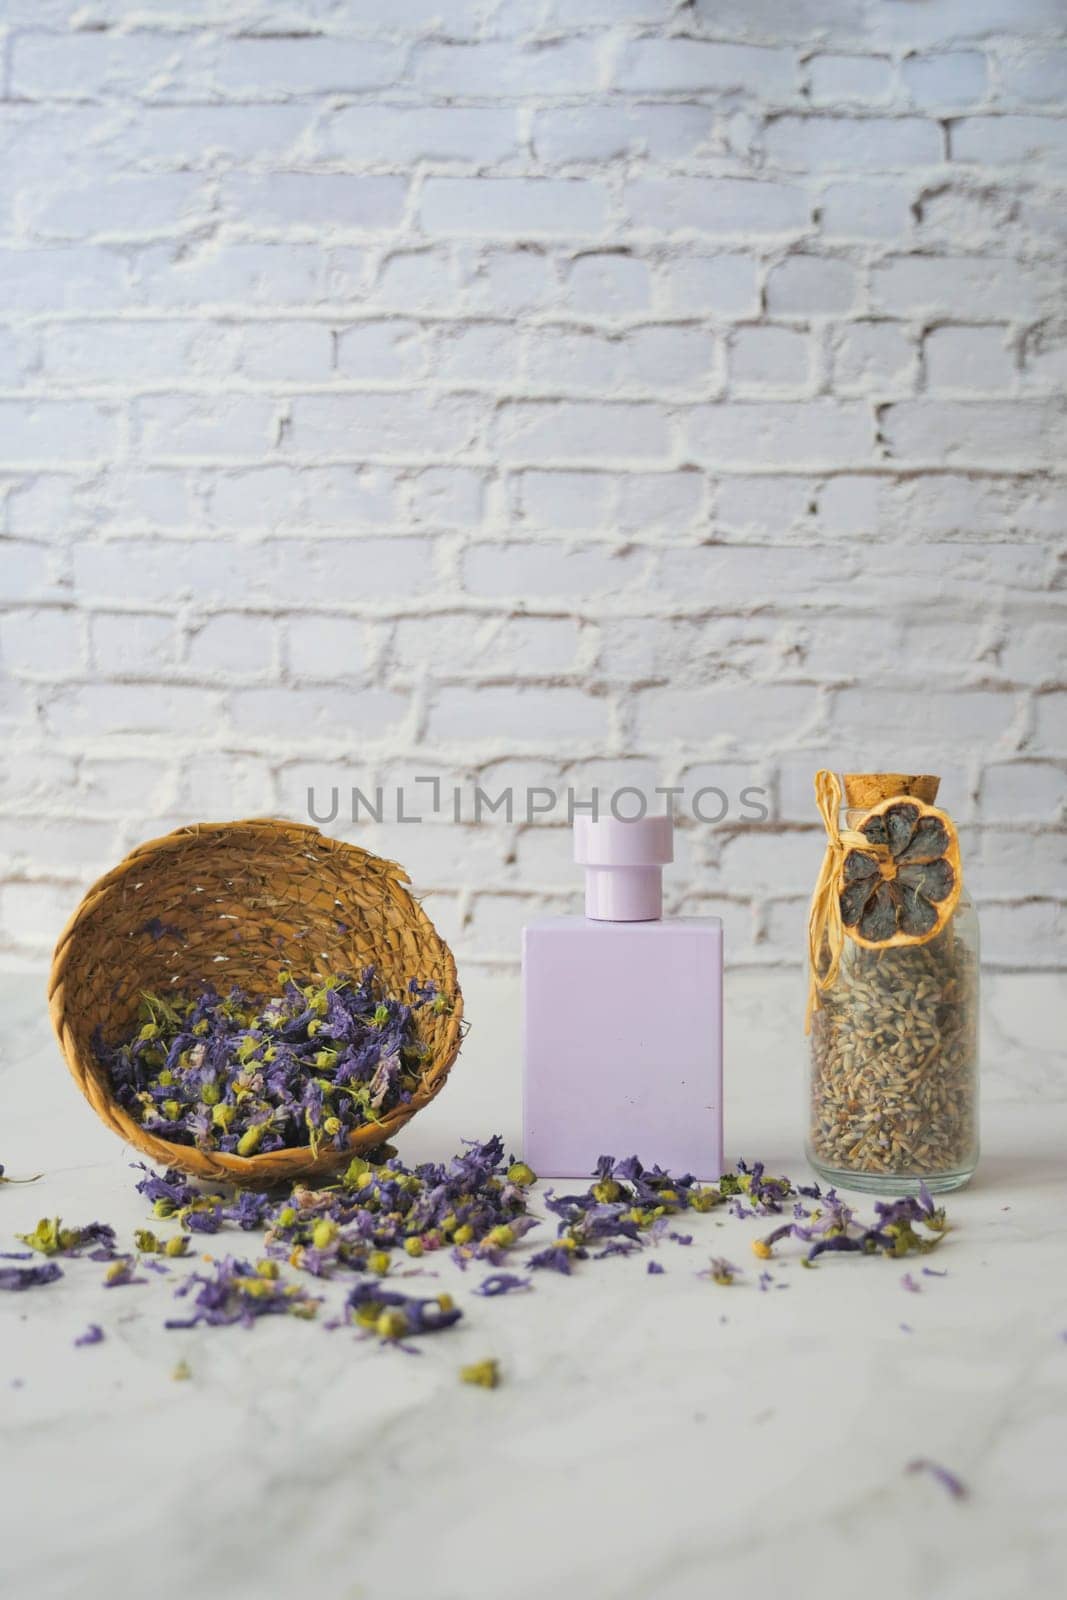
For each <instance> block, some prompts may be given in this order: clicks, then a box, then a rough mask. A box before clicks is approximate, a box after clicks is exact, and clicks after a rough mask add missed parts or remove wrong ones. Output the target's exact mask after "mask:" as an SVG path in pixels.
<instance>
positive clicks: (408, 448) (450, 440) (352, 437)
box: [286, 389, 485, 460]
mask: <svg viewBox="0 0 1067 1600" xmlns="http://www.w3.org/2000/svg"><path fill="white" fill-rule="evenodd" d="M484 417H485V408H484V406H483V404H482V403H481V401H479V400H478V399H477V397H473V396H470V395H453V394H438V393H435V392H434V391H432V390H418V389H410V390H406V391H404V392H402V393H400V392H394V393H381V394H332V395H306V396H305V395H299V396H297V397H296V398H295V399H294V400H293V402H292V421H291V426H290V428H289V432H288V435H287V440H286V442H287V446H288V448H289V449H291V450H294V451H296V452H297V453H299V454H315V455H333V456H342V457H348V458H349V459H353V458H354V459H357V460H359V459H362V458H363V457H364V456H367V455H405V454H409V455H415V456H422V455H425V454H426V453H427V452H428V453H430V454H444V453H451V452H452V451H456V450H469V449H471V448H473V446H474V444H475V442H476V441H477V438H478V435H479V433H480V431H481V429H482V426H483V423H484Z"/></svg>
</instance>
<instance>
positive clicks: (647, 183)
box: [623, 177, 810, 237]
mask: <svg viewBox="0 0 1067 1600" xmlns="http://www.w3.org/2000/svg"><path fill="white" fill-rule="evenodd" d="M623 204H624V207H625V210H626V214H627V216H628V217H629V219H630V223H631V226H633V227H634V228H638V229H648V228H652V229H656V230H657V231H658V232H660V233H679V232H680V233H709V234H740V235H742V236H746V237H747V236H748V235H751V234H763V233H766V234H774V233H791V232H796V231H797V230H799V229H802V228H804V227H806V226H807V223H808V220H809V211H810V208H809V204H808V199H807V196H806V195H805V194H804V191H803V190H802V189H799V188H795V187H793V186H792V185H790V184H784V183H773V182H771V181H769V180H768V181H759V182H757V181H755V180H753V179H750V178H688V177H680V178H640V179H636V180H634V181H633V182H631V183H627V184H626V186H625V189H624V191H623Z"/></svg>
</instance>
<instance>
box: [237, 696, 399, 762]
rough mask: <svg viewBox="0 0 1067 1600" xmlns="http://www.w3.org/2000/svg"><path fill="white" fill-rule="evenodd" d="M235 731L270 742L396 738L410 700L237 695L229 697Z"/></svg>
mask: <svg viewBox="0 0 1067 1600" xmlns="http://www.w3.org/2000/svg"><path fill="white" fill-rule="evenodd" d="M229 705H230V716H231V718H232V721H233V726H234V728H235V729H236V730H237V731H238V732H239V733H240V734H241V736H242V737H246V736H257V735H258V736H260V737H263V738H268V739H297V738H298V739H301V740H305V739H306V740H323V741H326V742H329V741H334V742H338V741H344V742H345V743H346V744H347V745H348V746H349V748H352V747H353V746H354V747H355V748H357V749H358V748H359V745H360V743H361V741H362V740H365V739H381V738H383V737H384V736H385V735H386V734H390V733H392V734H393V735H394V736H395V735H398V734H399V733H401V732H402V731H403V729H404V728H405V726H406V723H407V720H408V717H409V711H410V703H409V700H408V697H407V696H406V695H403V694H397V693H395V692H394V691H393V690H391V689H373V688H327V689H294V688H289V687H286V688H284V689H282V688H278V689H235V690H233V691H232V693H231V694H230V695H229Z"/></svg>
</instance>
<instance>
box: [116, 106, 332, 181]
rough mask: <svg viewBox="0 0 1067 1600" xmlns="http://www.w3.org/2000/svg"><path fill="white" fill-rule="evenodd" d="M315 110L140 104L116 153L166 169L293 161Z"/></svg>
mask: <svg viewBox="0 0 1067 1600" xmlns="http://www.w3.org/2000/svg"><path fill="white" fill-rule="evenodd" d="M312 115H313V111H312V109H311V108H310V107H308V106H300V105H292V106H283V105H277V104H274V105H271V104H266V105H236V106H235V105H229V106H225V105H210V106H206V105H195V106H163V105H146V106H139V107H138V108H137V116H136V118H135V119H133V120H132V121H131V122H128V123H126V124H124V125H123V127H122V141H121V147H120V148H119V149H118V150H116V159H120V160H122V162H123V163H124V164H125V165H128V166H134V165H149V166H153V167H160V168H163V169H166V168H171V167H173V168H182V169H187V168H195V169H200V168H210V167H213V166H217V165H218V164H219V162H220V161H226V162H234V161H241V162H244V161H270V162H282V161H287V158H295V156H296V154H297V150H298V148H299V146H300V144H301V142H302V140H303V139H304V137H305V136H306V134H307V132H308V129H309V127H310V125H311V117H312ZM287 164H288V162H287Z"/></svg>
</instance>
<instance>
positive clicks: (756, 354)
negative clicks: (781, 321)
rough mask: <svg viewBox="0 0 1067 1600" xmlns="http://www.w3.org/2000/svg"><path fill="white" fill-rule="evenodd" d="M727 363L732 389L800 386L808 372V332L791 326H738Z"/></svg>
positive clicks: (808, 377) (750, 389)
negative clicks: (798, 330) (797, 330)
mask: <svg viewBox="0 0 1067 1600" xmlns="http://www.w3.org/2000/svg"><path fill="white" fill-rule="evenodd" d="M729 366H730V382H731V385H732V388H733V390H734V392H735V393H742V392H745V391H750V392H751V391H762V390H772V389H778V390H796V389H802V388H804V387H805V386H806V384H807V383H808V382H809V380H810V376H811V353H810V348H809V340H808V336H807V335H806V334H804V333H798V332H796V331H795V330H794V329H791V328H774V327H770V328H737V329H736V330H735V332H734V335H733V338H732V340H731V343H730V356H729Z"/></svg>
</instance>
